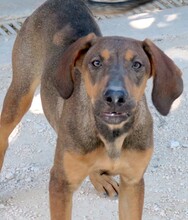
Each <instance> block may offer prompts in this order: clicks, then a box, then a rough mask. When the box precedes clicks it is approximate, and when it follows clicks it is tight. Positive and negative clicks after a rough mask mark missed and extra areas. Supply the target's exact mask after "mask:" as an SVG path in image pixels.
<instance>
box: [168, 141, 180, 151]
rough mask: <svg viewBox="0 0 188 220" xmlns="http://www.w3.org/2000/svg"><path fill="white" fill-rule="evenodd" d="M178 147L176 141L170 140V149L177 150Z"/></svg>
mask: <svg viewBox="0 0 188 220" xmlns="http://www.w3.org/2000/svg"><path fill="white" fill-rule="evenodd" d="M179 147H180V143H179V142H178V141H175V140H172V141H171V142H170V148H172V149H177V148H179Z"/></svg>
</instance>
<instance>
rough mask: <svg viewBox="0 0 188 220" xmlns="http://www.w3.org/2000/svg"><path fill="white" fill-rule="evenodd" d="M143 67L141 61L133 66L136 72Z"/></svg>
mask: <svg viewBox="0 0 188 220" xmlns="http://www.w3.org/2000/svg"><path fill="white" fill-rule="evenodd" d="M141 67H142V64H141V63H140V62H139V61H135V62H134V63H133V64H132V68H133V69H135V70H138V69H140V68H141Z"/></svg>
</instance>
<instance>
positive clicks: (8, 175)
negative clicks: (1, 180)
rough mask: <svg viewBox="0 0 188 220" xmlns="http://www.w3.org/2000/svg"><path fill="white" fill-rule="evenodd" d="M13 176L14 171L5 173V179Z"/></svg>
mask: <svg viewBox="0 0 188 220" xmlns="http://www.w3.org/2000/svg"><path fill="white" fill-rule="evenodd" d="M13 178H14V173H12V172H8V173H6V174H5V179H7V180H11V179H13Z"/></svg>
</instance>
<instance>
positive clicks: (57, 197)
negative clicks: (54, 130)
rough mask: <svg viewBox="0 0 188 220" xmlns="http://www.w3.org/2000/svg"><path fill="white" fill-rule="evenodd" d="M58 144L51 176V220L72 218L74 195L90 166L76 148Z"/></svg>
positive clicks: (68, 219)
mask: <svg viewBox="0 0 188 220" xmlns="http://www.w3.org/2000/svg"><path fill="white" fill-rule="evenodd" d="M62 145H63V144H62V143H58V144H57V149H56V154H55V160H54V166H53V168H52V170H51V177H50V186H49V190H50V212H51V220H71V213H72V196H73V193H74V191H75V190H76V189H77V188H78V187H79V185H80V184H81V183H82V181H83V180H84V179H85V178H86V176H88V174H89V172H88V171H89V166H88V165H87V161H85V160H84V159H83V156H82V155H80V154H79V153H76V152H75V151H74V149H68V150H66V149H65V148H64V147H62Z"/></svg>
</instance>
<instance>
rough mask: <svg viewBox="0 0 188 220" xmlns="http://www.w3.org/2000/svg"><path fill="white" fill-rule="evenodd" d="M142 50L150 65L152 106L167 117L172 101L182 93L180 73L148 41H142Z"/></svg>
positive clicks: (162, 53)
mask: <svg viewBox="0 0 188 220" xmlns="http://www.w3.org/2000/svg"><path fill="white" fill-rule="evenodd" d="M143 48H144V50H145V52H146V54H147V55H148V57H149V60H150V63H151V71H152V72H151V76H153V90H152V101H153V104H154V106H155V107H156V109H157V110H158V111H159V112H160V113H161V114H162V115H167V114H168V113H169V111H170V108H171V105H172V103H173V101H174V100H175V99H177V98H178V97H179V96H180V95H181V93H182V91H183V81H182V78H181V75H182V73H181V71H180V69H179V68H178V67H177V66H176V65H175V63H174V62H173V61H172V60H171V59H170V58H169V57H168V56H167V55H165V54H164V52H163V51H162V50H160V49H159V48H158V47H157V46H156V45H155V44H154V43H153V42H151V41H150V40H148V39H146V40H144V41H143Z"/></svg>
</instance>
